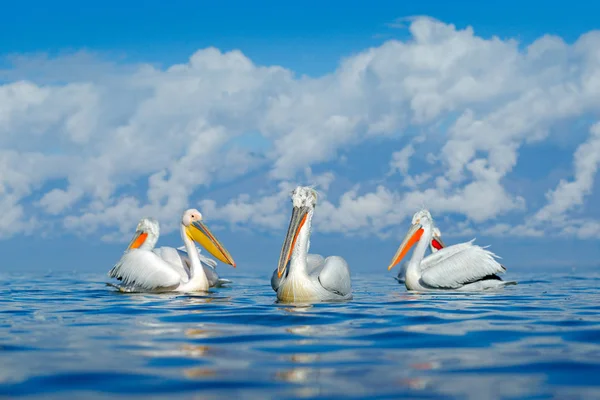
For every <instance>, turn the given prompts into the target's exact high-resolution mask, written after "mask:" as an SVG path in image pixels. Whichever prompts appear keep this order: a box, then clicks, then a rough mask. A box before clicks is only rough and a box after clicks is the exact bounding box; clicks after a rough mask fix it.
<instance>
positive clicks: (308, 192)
mask: <svg viewBox="0 0 600 400" xmlns="http://www.w3.org/2000/svg"><path fill="white" fill-rule="evenodd" d="M316 204H317V192H316V191H315V190H314V189H313V188H311V187H305V186H298V187H297V188H296V189H294V191H293V192H292V205H293V208H292V218H291V220H290V225H289V227H288V231H287V235H286V237H285V240H284V242H283V247H282V248H281V254H280V256H279V264H278V266H277V269H276V270H275V271H274V272H273V276H272V278H271V287H272V288H273V290H275V292H277V299H279V300H280V301H283V302H298V303H307V302H318V301H335V300H348V299H351V298H352V285H351V282H350V270H349V269H348V264H347V263H346V261H345V260H344V259H343V258H342V257H339V256H330V257H327V258H325V259H324V258H323V257H322V256H320V255H317V254H308V248H309V246H310V240H309V238H310V231H311V224H312V217H313V213H314V211H315V206H316Z"/></svg>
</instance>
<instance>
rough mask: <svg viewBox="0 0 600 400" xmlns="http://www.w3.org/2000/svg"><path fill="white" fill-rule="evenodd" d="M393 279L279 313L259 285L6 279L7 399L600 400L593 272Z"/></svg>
mask: <svg viewBox="0 0 600 400" xmlns="http://www.w3.org/2000/svg"><path fill="white" fill-rule="evenodd" d="M388 278H389V277H382V278H381V279H379V278H377V279H374V278H373V276H371V275H369V276H365V277H364V278H361V277H360V276H359V277H354V278H353V284H354V287H355V288H356V290H355V294H354V299H353V300H352V301H348V302H345V303H332V304H328V303H318V304H311V305H306V304H303V305H290V304H285V306H284V305H282V304H279V303H274V302H273V294H272V290H271V288H270V287H269V285H268V282H266V281H264V279H262V278H260V279H259V278H254V277H253V278H240V279H236V282H235V284H234V285H233V286H232V288H231V289H219V290H215V291H213V292H211V293H208V294H205V295H204V294H203V295H197V294H193V295H187V294H160V295H149V294H122V293H115V292H114V291H111V290H109V289H107V288H105V287H104V286H103V282H104V281H103V279H104V278H103V277H92V278H88V277H86V278H77V277H74V275H73V276H66V275H65V276H52V275H51V276H47V277H31V276H22V277H18V276H17V277H14V276H11V277H10V279H9V278H5V280H4V281H2V280H1V279H0V290H3V291H2V292H1V293H2V294H3V295H2V296H0V313H1V315H2V317H1V318H0V357H2V368H0V397H7V398H16V397H21V396H36V397H53V398H63V397H67V398H71V397H84V396H85V398H94V397H95V396H101V397H104V398H106V397H111V398H112V397H114V396H117V395H121V396H122V397H123V398H131V397H142V396H149V397H167V398H224V397H230V398H231V397H234V398H238V397H239V398H259V399H262V398H293V397H316V396H322V397H326V398H340V397H352V398H365V397H379V398H421V397H434V398H455V397H456V398H467V399H495V398H501V397H507V398H508V397H527V396H537V397H541V398H595V397H596V398H597V397H600V389H599V385H598V382H597V377H598V376H600V361H598V360H600V342H599V340H598V338H600V314H599V313H598V310H597V304H598V298H599V296H600V289H599V287H600V285H599V283H600V277H599V276H597V275H593V276H589V277H577V278H573V277H570V276H559V277H551V278H546V277H545V280H544V281H539V280H538V281H533V280H530V281H527V280H526V279H523V278H517V280H519V281H521V282H522V284H521V285H518V286H514V287H511V288H507V289H506V290H503V291H501V292H498V293H483V294H482V293H480V294H456V293H454V294H449V293H433V294H430V293H407V292H406V290H405V288H403V287H401V286H399V285H397V284H396V283H395V281H394V280H393V279H391V278H389V279H388ZM557 281H560V285H556V284H555V282H557ZM528 282H529V283H528ZM7 288H10V290H8V289H7ZM73 288H77V290H73Z"/></svg>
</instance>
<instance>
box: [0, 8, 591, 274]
mask: <svg viewBox="0 0 600 400" xmlns="http://www.w3.org/2000/svg"><path fill="white" fill-rule="evenodd" d="M81 4H82V3H80V2H72V1H63V2H54V3H52V4H49V3H45V2H29V3H27V4H25V3H20V4H18V3H17V2H12V3H10V4H8V5H4V7H3V13H2V15H1V16H0V56H1V60H0V107H3V108H4V109H5V110H8V111H6V112H5V114H4V115H2V114H0V123H1V124H3V125H4V129H2V128H1V127H0V138H3V139H2V142H0V144H2V146H0V147H2V148H4V149H5V150H4V153H2V154H0V157H2V158H0V165H4V166H5V168H4V175H5V176H4V178H2V177H0V189H1V188H2V187H4V188H5V189H4V193H3V192H2V191H1V190H0V196H5V198H4V200H3V201H4V203H2V205H3V208H4V209H5V210H8V211H7V212H6V213H5V217H4V222H3V220H2V218H0V252H1V253H2V254H4V255H5V262H4V263H3V265H2V268H3V269H4V270H15V271H23V270H35V271H50V270H69V271H70V270H77V271H90V272H92V271H93V272H101V271H105V270H108V269H109V268H110V267H111V266H112V263H113V262H114V261H116V260H117V259H118V257H119V256H120V252H121V251H122V249H123V246H124V245H125V243H124V241H126V240H127V239H128V238H129V237H130V233H132V232H133V229H134V227H135V221H136V220H137V218H139V217H140V216H142V215H147V214H152V215H153V216H156V217H159V218H164V219H162V220H161V223H164V229H163V230H164V232H165V235H164V236H163V237H161V240H160V242H159V243H160V244H164V245H177V246H178V245H179V243H180V239H179V238H178V236H177V234H176V233H174V231H173V229H174V226H175V223H176V220H177V218H178V217H177V215H178V214H180V213H181V211H183V209H184V208H187V207H188V206H189V207H192V206H193V207H198V208H199V209H200V210H201V211H203V212H204V213H205V218H206V219H207V221H208V223H209V226H212V227H213V230H214V231H215V233H217V234H218V235H219V236H220V237H221V238H222V241H223V242H224V243H225V245H226V246H227V247H228V248H229V250H230V252H231V253H232V254H233V256H234V258H236V261H237V263H238V265H239V267H238V271H236V273H237V272H240V273H241V272H254V271H258V272H260V273H261V274H268V273H269V272H270V271H271V270H272V269H273V268H275V265H276V262H277V257H278V255H279V250H280V246H281V243H282V241H283V235H284V234H285V228H286V223H287V221H288V218H289V214H288V213H289V211H290V207H289V200H287V199H286V198H285V195H281V193H288V192H289V187H292V186H294V185H295V184H313V183H318V186H317V188H318V189H319V190H320V191H321V192H323V205H322V206H321V205H319V206H318V208H317V211H316V214H315V227H314V233H313V240H312V241H311V245H312V248H311V250H313V251H314V252H317V253H321V254H323V255H328V254H339V255H342V256H344V257H345V258H347V259H348V261H349V263H350V266H351V268H352V269H354V270H356V271H361V272H368V271H377V272H378V273H384V271H385V267H386V265H387V263H388V261H389V259H390V258H391V257H392V255H393V254H394V252H395V250H396V247H397V245H398V241H399V238H400V237H401V236H402V235H403V234H404V232H405V231H406V229H407V227H408V225H407V224H408V218H409V217H410V216H411V215H412V214H413V213H414V212H416V211H417V210H418V207H419V205H420V204H421V203H425V205H426V206H427V207H429V208H430V209H431V211H432V213H433V215H434V217H435V218H436V221H437V223H438V225H439V226H440V228H441V230H442V233H443V234H444V237H445V240H446V242H447V243H449V244H451V243H453V242H457V241H464V240H468V239H470V238H472V237H477V239H478V243H480V244H491V245H492V249H493V250H494V251H496V252H497V253H498V254H499V255H500V256H502V257H503V259H504V260H505V262H504V263H505V265H507V266H508V267H509V268H514V269H515V270H518V271H530V270H535V269H540V270H541V269H542V268H545V267H548V266H549V267H550V268H552V269H557V270H561V269H562V270H570V269H571V268H572V267H577V268H595V267H597V264H598V263H597V261H596V260H597V259H598V256H600V250H599V249H598V246H597V240H598V238H600V222H598V221H600V215H598V214H599V213H598V211H596V209H595V208H594V207H593V204H595V203H596V202H597V201H598V200H599V193H598V190H597V184H596V183H597V178H596V169H597V164H598V160H596V159H595V158H594V157H587V158H586V157H582V156H581V152H585V149H588V148H589V149H595V148H596V147H595V146H597V144H596V143H597V141H596V140H595V136H594V134H593V133H590V132H592V131H591V129H592V126H594V124H595V123H596V122H597V121H598V113H597V112H595V111H594V109H598V108H597V98H596V97H595V95H594V94H593V93H592V94H589V93H587V92H586V90H590V91H591V90H594V88H595V86H594V82H595V81H594V80H593V79H594V76H595V75H594V74H596V73H598V72H597V71H598V70H599V69H600V67H599V66H598V63H596V62H595V61H594V57H595V56H597V53H595V50H594V48H595V47H594V46H593V44H594V43H596V42H594V41H595V40H597V37H595V36H594V35H591V36H589V37H588V39H586V40H581V39H580V36H581V35H583V34H586V33H588V32H590V31H592V30H594V29H597V28H598V26H597V22H596V21H595V17H594V16H595V15H598V12H599V11H600V5H598V4H597V3H594V2H569V7H568V8H565V7H564V2H563V3H562V6H560V4H559V3H558V2H543V3H542V2H529V3H527V5H525V4H523V2H516V1H503V2H488V3H486V4H484V3H482V2H481V3H480V2H474V1H470V2H466V1H463V2H454V3H452V4H450V3H449V2H441V1H439V2H438V1H431V2H428V3H427V4H425V5H423V4H417V3H406V2H392V1H383V2H378V3H377V7H375V6H374V5H373V3H372V2H310V1H309V2H303V3H302V4H301V5H300V3H298V4H297V5H292V4H283V3H282V2H275V1H269V2H261V3H260V7H259V6H258V3H252V6H250V5H249V3H244V2H219V3H218V4H217V3H216V2H211V3H208V2H206V3H204V4H203V3H200V2H191V1H175V2H170V3H169V5H168V6H167V5H166V4H167V3H165V2H155V1H151V2H143V3H142V2H127V3H123V2H113V1H105V2H103V3H102V6H101V7H100V6H94V7H83V6H82V5H81ZM417 15H420V16H428V17H430V18H433V19H435V20H437V21H433V20H431V19H420V20H418V21H417V22H414V21H412V20H402V18H405V17H411V16H417ZM411 24H413V25H411ZM449 24H453V25H454V26H453V27H452V26H450V25H449ZM411 27H412V28H411ZM469 27H471V28H472V30H473V31H469V29H471V28H469ZM409 28H411V29H410V30H409ZM547 34H550V35H555V36H556V37H560V38H561V39H562V40H563V41H564V42H563V43H558V42H557V41H556V40H554V39H552V40H550V39H548V40H546V39H540V38H542V37H543V36H544V35H547ZM415 35H417V36H418V35H421V36H419V37H416V36H415ZM494 36H496V37H497V39H493V37H494ZM510 39H516V40H518V45H511V43H510ZM578 39H579V42H578ZM535 41H537V42H536V43H541V44H539V45H538V46H537V47H536V49H542V50H536V51H535V52H534V51H533V50H528V46H530V45H531V43H533V42H535ZM589 43H591V44H589ZM597 43H599V44H600V41H599V42H597ZM411 46H412V47H411ZM436 46H438V47H436ZM209 47H214V48H216V49H218V52H217V53H215V52H211V51H210V50H207V48H209ZM596 48H598V47H596ZM232 50H239V52H238V53H228V52H230V51H232ZM444 51H447V52H448V53H444ZM536 52H537V53H536ZM534 53H535V54H538V53H539V54H541V55H539V56H535V57H534V56H531V54H534ZM455 54H460V57H459V56H458V55H457V56H456V57H455V56H454V55H455ZM528 54H529V55H528ZM194 57H196V58H194ZM432 57H439V59H435V60H433V61H432ZM495 57H497V59H495ZM191 58H192V59H191ZM599 59H600V58H599ZM194 60H195V61H194ZM245 63H246V64H245ZM429 63H432V64H429ZM504 64H506V65H504ZM242 65H244V67H240V66H242ZM365 65H366V66H365ZM173 66H177V68H175V67H173ZM266 67H270V68H266ZM178 68H179V70H178ZM181 68H183V69H185V71H184V72H181ZM572 71H582V72H572ZM577 74H579V75H577ZM598 76H600V75H598ZM586 79H588V80H587V81H584V80H586ZM496 80H497V81H499V82H502V83H501V84H497V85H496V84H493V82H496ZM533 81H535V82H533ZM459 82H462V84H463V86H460V87H459V86H458V83H459ZM469 82H476V83H475V84H474V85H475V86H469V85H471V83H469ZM490 82H491V83H490ZM488 84H489V85H488ZM432 85H433V86H432ZM454 85H456V86H454ZM196 86H197V88H198V89H194V88H195V87H196ZM453 87H454V88H453ZM473 88H474V89H473ZM565 88H567V89H565ZM573 88H574V89H573ZM571 89H572V90H571ZM2 90H3V91H2ZM558 90H566V93H569V94H571V97H567V96H565V95H560V94H556V92H557V91H558ZM554 95H555V96H556V100H552V99H553V97H552V96H554ZM565 98H566V99H567V100H569V99H570V100H569V101H568V102H567V101H566V100H565V105H562V104H559V105H557V104H558V103H560V101H561V100H564V99H565ZM273 99H278V100H277V102H274V100H273ZM547 99H550V100H549V102H548V104H546V103H544V101H545V100H547ZM287 101H290V102H291V103H290V104H292V105H293V106H288V105H286V104H288V103H287ZM2 102H6V103H5V104H4V103H2ZM319 102H322V104H321V103H319ZM567 103H568V104H567ZM532 104H535V105H536V106H533V105H532ZM438 105H439V107H438ZM529 105H531V109H530V110H529V109H527V107H528V106H529ZM553 107H556V109H553ZM469 110H470V111H469ZM539 110H541V111H539ZM471 111H472V117H469V115H470V114H469V112H471ZM3 118H4V119H3ZM461 118H462V119H461ZM469 118H470V119H469ZM513 120H514V121H513ZM458 121H463V122H462V123H459V122H458ZM464 121H467V122H464ZM381 126H385V127H384V128H381ZM315 132H317V133H315ZM369 132H371V133H369ZM372 132H375V133H372ZM315 135H322V137H321V136H319V139H322V141H323V143H325V144H324V145H323V146H322V149H316V148H313V147H311V146H314V143H313V139H311V137H315ZM311 143H313V144H311ZM453 143H454V144H453ZM295 146H298V149H297V151H296V147H295ZM452 146H455V147H452ZM581 146H583V147H581ZM471 147H472V148H473V154H472V155H470V156H468V157H467V156H465V157H466V158H463V157H462V156H461V154H459V153H461V152H462V151H463V149H467V148H469V149H470V148H471ZM409 148H410V149H409ZM580 148H582V149H583V150H581V151H580V153H577V151H578V149H580ZM290 149H292V150H290ZM323 149H324V150H323ZM161 150H164V151H162V152H161ZM321 150H322V152H321ZM403 150H406V152H405V153H403V154H405V155H406V154H408V156H407V160H408V161H407V162H409V164H407V168H403V167H401V166H399V165H400V164H397V165H398V166H397V167H396V169H395V172H392V170H393V168H392V164H394V162H393V160H399V159H400V158H401V157H404V156H402V155H400V153H401V152H402V151H403ZM9 153H10V154H9ZM592 153H593V151H592ZM578 154H579V155H578ZM395 157H396V158H395ZM512 158H514V159H515V161H514V162H511V161H510V160H511V159H512ZM24 159H27V160H31V161H27V162H23V161H22V160H24ZM478 160H479V161H478ZM578 160H583V161H581V162H579V163H578ZM453 168H456V171H455V172H453V171H454V170H453ZM163 172H164V175H161V174H162V173H163ZM190 175H191V177H190ZM425 175H427V176H425ZM419 176H422V177H423V179H424V181H423V182H422V183H419V184H416V185H413V186H410V185H409V184H408V183H407V178H410V179H416V178H417V177H419ZM441 178H443V181H440V179H441ZM561 180H562V181H564V182H565V185H563V186H561ZM470 184H472V185H471V186H469V185H470ZM182 187H185V189H184V190H183V191H184V193H180V188H182ZM482 192H484V194H485V193H487V197H486V196H484V195H481V197H479V195H480V194H481V193H482ZM423 193H426V194H423ZM551 193H555V195H554V197H552V195H550V194H551ZM240 196H241V197H240ZM207 202H208V203H207ZM232 204H237V206H236V207H233V206H232ZM232 207H233V208H236V209H237V210H238V211H236V212H237V214H234V213H233V212H232V211H231V210H232ZM239 210H250V211H243V212H242V211H239ZM211 212H212V214H211ZM319 218H321V221H322V222H321V224H319V223H318V221H317V220H318V219H319ZM220 268H223V269H225V268H228V267H225V266H222V267H220ZM229 273H233V272H232V271H227V272H226V274H229Z"/></svg>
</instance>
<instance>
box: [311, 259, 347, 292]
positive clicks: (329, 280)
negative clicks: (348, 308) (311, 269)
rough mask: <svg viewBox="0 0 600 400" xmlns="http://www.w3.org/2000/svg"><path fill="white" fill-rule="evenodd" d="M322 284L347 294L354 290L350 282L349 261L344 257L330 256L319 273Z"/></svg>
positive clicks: (331, 290) (329, 289) (329, 288)
mask: <svg viewBox="0 0 600 400" xmlns="http://www.w3.org/2000/svg"><path fill="white" fill-rule="evenodd" d="M319 282H321V286H323V288H325V289H327V290H328V291H330V292H334V293H337V294H339V295H341V296H346V295H348V294H350V292H352V284H351V282H350V269H349V268H348V263H347V262H346V260H344V259H343V258H342V257H339V256H329V257H327V258H326V259H325V261H324V263H323V268H322V269H321V272H320V273H319Z"/></svg>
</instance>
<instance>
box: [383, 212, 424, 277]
mask: <svg viewBox="0 0 600 400" xmlns="http://www.w3.org/2000/svg"><path fill="white" fill-rule="evenodd" d="M421 236H423V227H422V226H421V224H418V223H417V224H413V225H412V226H411V227H410V229H409V230H408V232H407V233H406V236H405V237H404V240H403V241H402V243H401V244H400V247H398V251H396V254H395V255H394V258H392V262H391V263H390V265H389V266H388V271H389V270H390V269H392V268H394V266H395V265H396V264H398V263H399V262H400V261H402V259H403V258H404V256H406V253H408V251H409V250H410V249H411V248H412V247H413V246H414V245H415V244H416V243H418V242H419V240H420V239H421Z"/></svg>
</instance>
